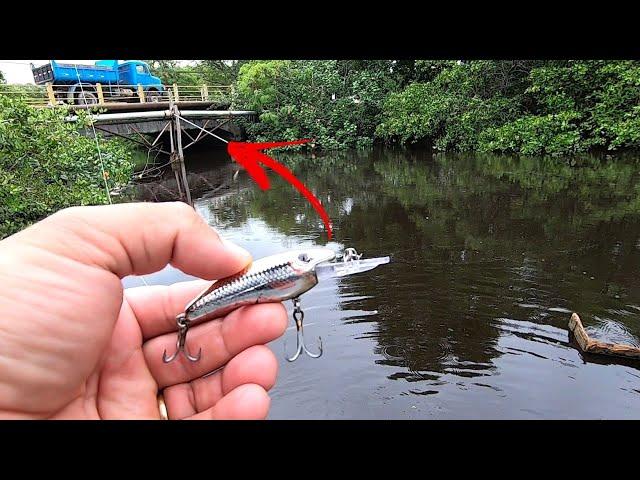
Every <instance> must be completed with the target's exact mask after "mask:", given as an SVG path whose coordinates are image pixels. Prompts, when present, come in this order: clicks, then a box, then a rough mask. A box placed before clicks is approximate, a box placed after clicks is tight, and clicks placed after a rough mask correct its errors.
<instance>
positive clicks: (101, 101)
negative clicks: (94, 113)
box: [96, 83, 104, 105]
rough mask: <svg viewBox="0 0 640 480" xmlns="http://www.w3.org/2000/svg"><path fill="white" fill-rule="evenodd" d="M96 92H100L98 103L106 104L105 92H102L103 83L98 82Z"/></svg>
mask: <svg viewBox="0 0 640 480" xmlns="http://www.w3.org/2000/svg"><path fill="white" fill-rule="evenodd" d="M96 92H98V105H104V94H103V93H102V84H101V83H96Z"/></svg>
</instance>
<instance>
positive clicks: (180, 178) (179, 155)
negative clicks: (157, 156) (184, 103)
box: [171, 105, 193, 207]
mask: <svg viewBox="0 0 640 480" xmlns="http://www.w3.org/2000/svg"><path fill="white" fill-rule="evenodd" d="M171 112H172V119H171V123H172V124H173V125H172V130H173V131H174V132H175V136H176V139H175V144H174V143H173V139H172V142H171V168H172V169H173V171H174V173H175V175H176V181H177V182H178V190H179V191H180V190H181V188H180V187H181V186H182V190H183V191H184V195H185V198H186V200H187V203H188V204H189V205H191V206H192V207H193V201H192V200H191V191H190V189H189V181H188V180H187V170H186V168H185V165H184V152H183V150H182V126H181V125H180V117H179V115H180V110H178V107H177V105H173V108H172V110H171ZM174 145H175V148H174ZM178 170H179V171H180V172H179V173H178ZM181 184H182V185H181ZM180 194H181V195H182V192H180Z"/></svg>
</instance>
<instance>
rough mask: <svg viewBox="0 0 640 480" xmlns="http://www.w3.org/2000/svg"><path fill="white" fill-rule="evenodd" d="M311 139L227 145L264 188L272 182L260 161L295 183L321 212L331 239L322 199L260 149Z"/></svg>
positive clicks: (329, 221) (231, 143)
mask: <svg viewBox="0 0 640 480" xmlns="http://www.w3.org/2000/svg"><path fill="white" fill-rule="evenodd" d="M310 141H311V140H310V139H305V140H294V141H292V142H267V143H245V142H229V143H228V145H227V152H229V155H231V158H233V159H234V160H235V161H236V162H238V163H239V164H240V165H242V166H243V167H244V168H245V169H246V170H247V172H248V173H249V175H250V176H251V178H253V179H254V180H255V181H256V183H257V184H258V186H259V187H260V188H261V189H262V190H268V189H269V187H270V183H269V177H267V174H266V173H265V171H264V170H263V168H262V167H261V166H260V165H259V164H260V163H262V164H263V165H264V166H265V167H269V168H270V169H271V170H273V171H274V172H276V173H277V174H278V175H280V176H281V177H282V178H284V179H285V180H286V181H287V182H289V183H290V184H291V185H293V186H294V188H296V189H297V190H298V191H299V192H300V193H302V195H304V196H305V197H306V199H307V200H309V202H310V203H311V205H312V206H313V208H314V209H315V210H316V212H318V214H320V217H321V218H322V221H323V222H324V226H325V227H326V229H327V235H328V237H329V240H331V233H332V232H331V220H329V215H327V212H326V211H325V210H324V208H323V207H322V204H321V203H320V200H318V199H317V198H316V197H315V196H314V195H313V193H311V192H310V191H309V189H307V187H305V186H304V184H303V183H302V182H301V181H300V180H298V179H297V178H296V177H295V175H294V174H293V172H291V170H289V169H288V168H287V167H285V166H284V165H282V164H281V163H278V162H277V161H275V160H274V159H273V158H271V157H268V156H267V155H265V154H264V153H262V152H261V151H260V150H265V149H268V148H278V147H286V146H287V145H300V144H302V143H307V142H310Z"/></svg>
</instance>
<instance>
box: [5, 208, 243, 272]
mask: <svg viewBox="0 0 640 480" xmlns="http://www.w3.org/2000/svg"><path fill="white" fill-rule="evenodd" d="M43 230H44V231H43ZM34 233H37V234H36V235H34ZM17 236H20V239H21V240H22V241H30V242H31V243H32V244H37V243H39V242H45V243H46V248H47V249H49V250H53V251H55V252H57V253H58V254H60V255H63V256H65V257H69V258H72V259H75V260H77V261H80V262H82V263H86V264H90V265H97V266H99V267H101V268H103V269H105V270H109V271H111V272H113V273H114V274H116V275H118V276H119V277H120V278H122V277H125V276H127V275H132V274H136V275H142V274H147V273H152V272H157V271H158V270H161V269H162V268H164V267H165V266H166V265H167V263H171V264H172V265H173V266H175V267H176V268H179V269H180V270H182V271H183V272H185V273H188V274H190V275H194V276H197V277H200V278H206V279H215V278H222V277H226V276H228V275H231V274H234V273H237V272H239V271H240V270H242V269H243V268H244V267H246V266H247V265H248V264H249V263H250V261H251V256H250V255H249V253H248V252H246V251H245V250H244V249H242V248H240V247H238V246H235V245H233V244H228V243H226V242H223V241H222V240H221V239H220V237H219V236H218V234H217V233H216V232H215V230H213V229H212V228H211V227H209V225H207V223H206V222H205V221H204V220H203V219H202V218H201V217H200V216H199V215H198V214H197V213H196V212H195V210H193V208H191V207H190V206H188V205H187V204H185V203H182V202H171V203H129V204H119V205H106V206H99V207H74V208H68V209H65V210H62V211H60V212H58V213H56V214H54V215H52V216H50V217H48V218H47V219H45V220H43V221H42V222H40V223H39V224H36V225H34V226H33V227H31V228H28V229H26V230H24V231H23V232H20V233H19V234H17Z"/></svg>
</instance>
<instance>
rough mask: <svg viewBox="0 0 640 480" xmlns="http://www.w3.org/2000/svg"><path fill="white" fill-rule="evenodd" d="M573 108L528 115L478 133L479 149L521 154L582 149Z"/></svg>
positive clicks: (574, 151)
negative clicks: (546, 113)
mask: <svg viewBox="0 0 640 480" xmlns="http://www.w3.org/2000/svg"><path fill="white" fill-rule="evenodd" d="M579 120H580V114H579V113H577V112H573V111H563V112H560V113H550V114H548V115H528V116H525V117H521V118H518V119H517V120H514V121H513V122H509V123H507V124H505V125H502V126H501V127H497V128H487V129H486V130H484V131H483V132H481V134H480V148H479V150H481V151H486V152H489V151H500V152H520V153H523V154H525V155H541V154H545V153H549V154H565V153H577V152H581V151H584V150H586V144H585V142H582V141H581V137H580V129H579V126H578V125H577V122H578V121H579Z"/></svg>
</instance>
